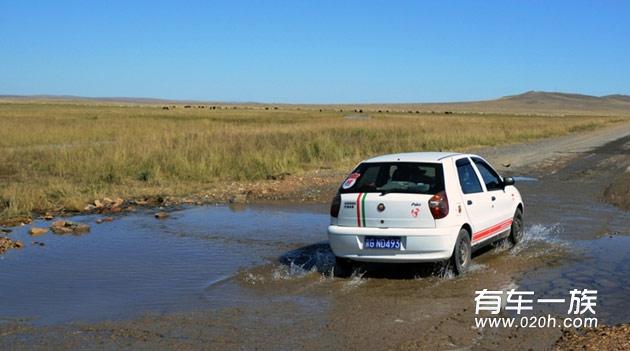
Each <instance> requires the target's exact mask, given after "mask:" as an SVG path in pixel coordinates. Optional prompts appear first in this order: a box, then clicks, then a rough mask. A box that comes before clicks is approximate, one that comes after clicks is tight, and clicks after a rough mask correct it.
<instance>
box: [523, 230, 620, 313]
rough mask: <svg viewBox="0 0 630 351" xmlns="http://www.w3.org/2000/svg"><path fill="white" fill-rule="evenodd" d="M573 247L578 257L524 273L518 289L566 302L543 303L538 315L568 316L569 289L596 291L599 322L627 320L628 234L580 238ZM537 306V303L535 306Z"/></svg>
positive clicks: (540, 296)
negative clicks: (563, 263)
mask: <svg viewBox="0 0 630 351" xmlns="http://www.w3.org/2000/svg"><path fill="white" fill-rule="evenodd" d="M574 250H576V251H577V253H578V255H580V259H579V260H575V261H574V262H572V263H571V264H565V265H560V266H557V267H553V268H552V267H548V268H544V269H540V270H537V271H536V272H532V273H531V274H527V275H526V276H525V278H524V279H523V280H522V281H521V288H522V290H525V291H534V292H535V293H536V297H537V298H565V299H566V303H564V304H557V305H543V306H541V307H543V308H542V309H541V311H540V313H538V315H542V314H546V313H551V314H556V315H559V316H565V317H568V316H570V315H568V314H567V312H568V309H569V300H570V292H569V291H570V290H572V289H579V290H582V289H589V290H597V306H596V308H595V312H596V315H594V316H593V315H590V314H587V315H585V316H586V317H598V318H599V320H600V323H602V322H604V323H606V324H616V323H623V322H628V314H627V312H628V308H627V307H626V306H627V302H628V301H627V297H628V296H630V285H629V284H628V277H629V276H630V268H629V267H630V255H628V252H629V251H630V237H627V236H613V237H605V238H601V239H597V240H589V241H581V242H579V243H578V244H577V245H575V247H574ZM537 307H538V306H537Z"/></svg>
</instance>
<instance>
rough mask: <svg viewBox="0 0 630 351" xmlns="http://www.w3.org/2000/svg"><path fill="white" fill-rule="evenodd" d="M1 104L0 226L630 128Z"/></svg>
mask: <svg viewBox="0 0 630 351" xmlns="http://www.w3.org/2000/svg"><path fill="white" fill-rule="evenodd" d="M348 114H351V113H349V112H345V113H344V112H340V111H339V110H334V111H333V110H324V111H321V112H320V111H319V109H305V108H299V109H298V108H297V107H282V108H280V109H277V110H276V109H269V110H266V109H264V108H263V107H238V108H236V109H234V108H232V107H230V108H223V109H216V110H213V109H207V108H205V109H199V108H187V109H184V108H182V106H178V107H177V108H175V109H173V108H171V109H170V110H163V109H162V108H161V106H156V105H151V106H132V105H128V106H116V105H105V104H78V103H76V104H75V103H28V102H26V103H13V102H12V103H0V125H1V128H0V218H7V217H11V216H15V215H20V214H25V213H28V212H30V211H45V210H49V209H61V208H65V209H66V210H80V209H82V208H83V207H84V206H85V204H86V203H87V202H90V201H92V200H94V199H96V198H102V197H104V196H110V197H113V196H122V197H140V196H152V195H155V194H164V195H173V196H182V195H189V194H194V193H196V192H199V191H201V190H207V189H211V188H212V187H216V186H218V185H219V184H221V182H226V181H236V182H238V181H252V180H254V181H255V180H263V179H267V178H269V177H272V176H274V175H277V174H283V173H291V174H300V173H303V172H305V171H308V170H312V169H317V168H333V169H349V168H351V167H352V166H353V165H354V164H355V163H356V162H358V161H360V160H361V159H364V158H366V157H370V156H374V155H378V154H385V153H391V152H402V151H427V150H453V151H461V150H466V149H468V148H471V147H477V146H495V145H501V144H506V143H512V142H520V141H526V140H531V139H536V138H542V137H549V136H557V135H564V134H567V133H571V132H576V131H581V130H587V129H594V128H597V127H601V126H603V125H606V124H610V123H614V122H619V121H622V120H627V118H624V117H598V116H562V117H546V116H522V115H480V114H451V115H434V114H406V113H376V112H374V113H372V112H370V113H368V114H369V116H370V117H369V118H368V119H348V118H344V116H345V115H348Z"/></svg>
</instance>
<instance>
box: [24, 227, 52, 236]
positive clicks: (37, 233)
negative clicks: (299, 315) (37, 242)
mask: <svg viewBox="0 0 630 351" xmlns="http://www.w3.org/2000/svg"><path fill="white" fill-rule="evenodd" d="M46 233H48V228H38V227H32V228H31V229H29V230H28V234H29V235H32V236H40V235H44V234H46Z"/></svg>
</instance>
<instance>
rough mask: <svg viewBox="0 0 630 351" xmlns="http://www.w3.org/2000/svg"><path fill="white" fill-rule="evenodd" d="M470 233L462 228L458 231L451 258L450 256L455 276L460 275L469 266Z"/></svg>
mask: <svg viewBox="0 0 630 351" xmlns="http://www.w3.org/2000/svg"><path fill="white" fill-rule="evenodd" d="M471 252H472V250H471V248H470V233H468V231H467V230H466V229H464V228H462V229H460V230H459V235H458V236H457V241H456V242H455V249H454V250H453V256H451V260H450V261H451V262H450V263H451V266H452V267H453V271H454V273H455V274H462V273H464V271H466V269H468V267H469V266H470V261H471Z"/></svg>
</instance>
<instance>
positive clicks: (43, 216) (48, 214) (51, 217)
mask: <svg viewBox="0 0 630 351" xmlns="http://www.w3.org/2000/svg"><path fill="white" fill-rule="evenodd" d="M39 218H40V219H43V220H46V221H50V220H52V219H53V218H55V216H53V215H52V214H51V213H48V212H46V213H44V214H43V215H41V216H40V217H39Z"/></svg>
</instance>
